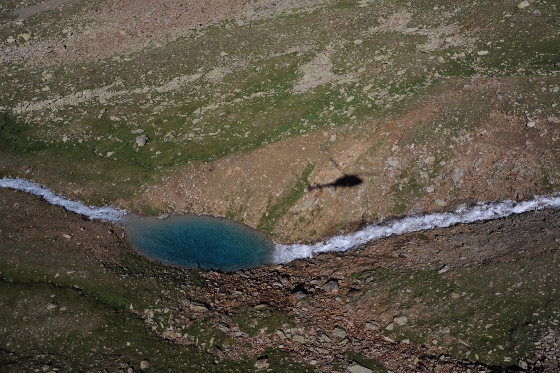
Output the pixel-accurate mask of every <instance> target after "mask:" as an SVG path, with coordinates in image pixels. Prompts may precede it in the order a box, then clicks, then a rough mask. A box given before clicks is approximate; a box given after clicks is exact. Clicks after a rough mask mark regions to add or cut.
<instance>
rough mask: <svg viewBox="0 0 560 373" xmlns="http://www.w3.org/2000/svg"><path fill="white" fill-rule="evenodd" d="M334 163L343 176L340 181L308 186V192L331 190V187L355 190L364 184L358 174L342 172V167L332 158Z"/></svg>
mask: <svg viewBox="0 0 560 373" xmlns="http://www.w3.org/2000/svg"><path fill="white" fill-rule="evenodd" d="M330 161H331V162H332V163H334V165H335V166H336V168H337V169H338V170H339V171H340V172H341V173H342V174H343V175H342V176H341V177H339V178H338V179H336V180H334V181H331V182H330V183H325V184H315V185H311V184H310V185H308V186H307V190H310V191H311V190H316V189H323V188H330V187H334V188H354V187H357V186H358V185H360V184H362V183H363V182H364V180H363V179H362V178H361V177H360V176H358V175H357V174H345V173H344V172H342V169H341V168H340V166H339V165H338V164H337V163H336V162H335V161H334V160H333V159H332V158H331V160H330Z"/></svg>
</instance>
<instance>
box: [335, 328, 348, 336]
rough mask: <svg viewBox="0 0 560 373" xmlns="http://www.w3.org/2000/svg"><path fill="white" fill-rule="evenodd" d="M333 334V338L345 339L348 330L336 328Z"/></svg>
mask: <svg viewBox="0 0 560 373" xmlns="http://www.w3.org/2000/svg"><path fill="white" fill-rule="evenodd" d="M332 334H333V336H335V337H338V338H345V337H346V336H347V335H348V333H346V330H344V329H342V328H341V327H340V326H337V327H336V328H334V329H333V332H332Z"/></svg>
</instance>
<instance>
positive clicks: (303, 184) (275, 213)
mask: <svg viewBox="0 0 560 373" xmlns="http://www.w3.org/2000/svg"><path fill="white" fill-rule="evenodd" d="M313 168H314V165H313V164H308V165H307V166H306V167H305V169H304V170H303V172H302V174H301V175H300V176H299V177H298V179H297V180H296V183H295V185H294V186H293V187H291V188H290V189H288V190H287V191H286V192H284V193H283V194H282V195H281V196H280V197H278V199H277V200H276V201H274V202H272V204H271V205H270V206H269V207H268V208H267V211H266V212H265V213H264V214H263V215H262V216H261V220H260V222H259V224H258V227H257V229H259V230H260V231H262V232H264V233H266V234H268V235H270V236H273V235H274V233H273V231H274V228H275V227H276V224H278V222H279V220H280V219H281V218H282V217H283V216H284V215H285V214H286V213H288V210H289V209H290V207H292V206H293V205H294V204H295V203H296V202H297V201H298V200H299V199H300V198H301V197H302V196H303V194H304V193H305V190H306V188H307V186H308V185H309V175H310V174H311V172H312V171H313Z"/></svg>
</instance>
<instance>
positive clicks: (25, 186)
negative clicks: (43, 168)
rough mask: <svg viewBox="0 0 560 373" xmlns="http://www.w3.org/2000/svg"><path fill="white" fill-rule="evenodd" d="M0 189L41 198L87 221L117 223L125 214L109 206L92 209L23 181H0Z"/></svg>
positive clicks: (5, 179) (92, 207) (4, 179)
mask: <svg viewBox="0 0 560 373" xmlns="http://www.w3.org/2000/svg"><path fill="white" fill-rule="evenodd" d="M0 188H8V189H16V190H20V191H22V192H27V193H30V194H34V195H36V196H41V197H43V199H44V200H45V201H47V202H48V203H50V204H51V205H56V206H61V207H64V208H65V209H66V210H68V211H71V212H75V213H76V214H80V215H84V216H86V217H88V218H89V219H98V220H106V221H110V222H113V223H116V222H118V221H119V220H120V219H121V218H122V217H123V216H124V215H125V214H126V212H125V211H120V210H117V209H115V208H113V207H111V206H103V207H94V206H87V205H85V204H83V203H82V202H78V201H72V200H70V199H68V198H65V197H62V196H60V195H58V194H55V193H54V192H53V191H52V190H50V189H49V188H45V187H43V186H42V185H39V184H35V183H33V182H31V181H28V180H25V179H9V178H3V179H0Z"/></svg>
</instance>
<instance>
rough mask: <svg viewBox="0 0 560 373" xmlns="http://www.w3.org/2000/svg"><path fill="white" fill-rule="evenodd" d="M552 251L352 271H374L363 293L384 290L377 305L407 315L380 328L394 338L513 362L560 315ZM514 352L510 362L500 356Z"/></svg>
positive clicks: (494, 361)
mask: <svg viewBox="0 0 560 373" xmlns="http://www.w3.org/2000/svg"><path fill="white" fill-rule="evenodd" d="M558 263H559V257H558V254H557V253H549V254H546V255H544V256H542V257H536V258H533V259H530V260H521V261H518V262H511V263H497V264H488V265H483V266H481V267H477V268H469V267H467V268H462V269H455V270H453V271H454V274H451V273H452V272H451V271H450V272H447V273H445V274H439V273H438V272H437V271H435V270H415V271H410V270H409V271H402V272H400V271H394V270H388V269H378V270H376V271H373V272H371V271H370V272H363V273H356V274H354V275H353V277H355V278H359V279H364V278H367V277H371V279H372V281H371V282H370V284H373V285H367V286H366V288H365V290H364V292H363V295H362V296H361V300H366V299H375V298H376V294H388V297H387V298H381V299H378V300H377V301H379V302H381V303H380V304H381V306H384V307H388V309H390V310H393V311H394V312H395V313H397V314H398V315H399V314H400V315H404V316H407V317H408V319H409V322H408V323H407V324H406V325H404V326H399V325H397V324H396V323H395V324H394V329H393V331H387V330H385V333H386V334H388V335H389V336H391V337H392V338H396V339H398V340H403V339H410V341H411V342H413V343H418V344H433V343H434V342H433V341H434V340H437V343H438V344H437V345H438V346H442V347H443V348H444V349H445V351H447V353H449V354H450V355H451V356H454V357H456V358H459V359H464V358H468V359H471V360H474V361H480V362H483V363H485V364H490V365H500V366H508V365H514V364H515V363H516V361H517V359H518V358H521V359H528V358H530V357H531V356H532V354H533V351H534V348H535V345H534V344H533V342H535V341H536V340H537V339H538V338H539V337H540V336H541V335H542V334H543V333H546V331H547V328H549V327H552V328H554V327H555V325H556V324H557V323H558V321H557V320H558V318H559V317H560V315H559V314H558V309H560V308H559V307H560V303H559V301H558V296H557V295H558V294H557V292H558V290H557V289H556V288H554V287H553V284H555V283H556V282H557V281H558V278H557V277H558V271H557V266H558ZM506 357H509V358H511V362H510V363H508V362H507V361H506V360H505V358H506Z"/></svg>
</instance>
